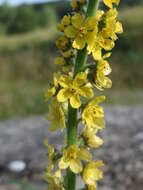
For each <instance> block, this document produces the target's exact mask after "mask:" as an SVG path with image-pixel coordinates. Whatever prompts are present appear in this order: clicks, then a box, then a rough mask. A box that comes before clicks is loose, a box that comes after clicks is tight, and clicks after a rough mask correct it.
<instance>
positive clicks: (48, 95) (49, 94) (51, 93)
mask: <svg viewBox="0 0 143 190" xmlns="http://www.w3.org/2000/svg"><path fill="white" fill-rule="evenodd" d="M60 76H61V74H60V72H57V73H54V85H53V86H52V87H51V88H49V89H48V90H47V92H46V93H45V100H46V101H48V100H49V99H50V98H51V97H53V96H54V95H55V94H56V88H57V86H58V81H59V79H60Z"/></svg>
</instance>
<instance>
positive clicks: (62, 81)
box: [59, 75, 72, 88]
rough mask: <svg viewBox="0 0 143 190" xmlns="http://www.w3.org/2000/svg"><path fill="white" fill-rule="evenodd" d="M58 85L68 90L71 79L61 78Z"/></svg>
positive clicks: (68, 77) (67, 77)
mask: <svg viewBox="0 0 143 190" xmlns="http://www.w3.org/2000/svg"><path fill="white" fill-rule="evenodd" d="M59 84H60V86H62V87H63V88H68V87H69V85H70V84H72V78H71V77H70V76H66V75H64V76H61V78H60V80H59Z"/></svg>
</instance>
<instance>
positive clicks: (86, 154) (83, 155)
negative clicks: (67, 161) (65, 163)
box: [79, 148, 92, 161]
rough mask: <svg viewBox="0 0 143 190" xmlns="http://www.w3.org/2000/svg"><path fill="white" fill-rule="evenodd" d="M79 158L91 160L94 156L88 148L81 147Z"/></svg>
mask: <svg viewBox="0 0 143 190" xmlns="http://www.w3.org/2000/svg"><path fill="white" fill-rule="evenodd" d="M79 158H80V159H81V160H84V161H90V160H91V158H92V156H91V154H90V153H89V151H88V150H87V149H85V148H81V149H80V151H79Z"/></svg>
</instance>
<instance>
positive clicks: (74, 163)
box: [70, 159, 82, 174]
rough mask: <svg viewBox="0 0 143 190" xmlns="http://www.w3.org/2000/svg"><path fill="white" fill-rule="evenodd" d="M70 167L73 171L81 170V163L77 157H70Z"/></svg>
mask: <svg viewBox="0 0 143 190" xmlns="http://www.w3.org/2000/svg"><path fill="white" fill-rule="evenodd" d="M70 169H71V171H72V172H73V173H75V174H78V173H80V172H81V171H82V163H81V161H80V160H78V159H76V160H75V159H72V160H71V161H70Z"/></svg>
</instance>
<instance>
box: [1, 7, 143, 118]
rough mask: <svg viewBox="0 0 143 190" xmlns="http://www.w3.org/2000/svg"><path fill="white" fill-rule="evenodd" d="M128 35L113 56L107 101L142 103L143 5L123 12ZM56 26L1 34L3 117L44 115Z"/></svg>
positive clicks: (121, 39)
mask: <svg viewBox="0 0 143 190" xmlns="http://www.w3.org/2000/svg"><path fill="white" fill-rule="evenodd" d="M119 17H120V20H122V21H123V25H124V34H123V35H122V36H121V38H120V41H118V42H117V46H116V48H115V49H114V51H113V56H112V58H111V59H110V62H111V65H112V68H113V72H112V76H111V77H112V80H113V88H112V90H108V91H107V92H106V94H107V97H108V99H107V101H106V103H107V104H123V105H129V104H134V105H137V104H138V105H140V104H142V103H143V102H142V90H143V76H142V70H143V64H142V62H143V53H142V52H143V43H142V42H143V22H142V18H143V7H141V6H140V7H134V8H131V9H124V10H122V11H121V12H120V15H119ZM56 36H57V31H56V28H55V26H53V27H50V28H48V29H43V30H40V29H39V30H36V31H34V32H30V33H27V34H21V35H14V36H2V37H0V67H1V69H0V120H2V119H7V118H10V117H15V116H25V115H31V114H42V113H45V112H46V110H47V105H46V104H45V102H44V92H45V90H46V88H47V87H48V84H49V82H50V80H51V77H52V72H53V71H54V70H55V66H54V65H53V58H54V57H55V55H56V54H57V51H56V49H55V45H54V40H55V39H56Z"/></svg>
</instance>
